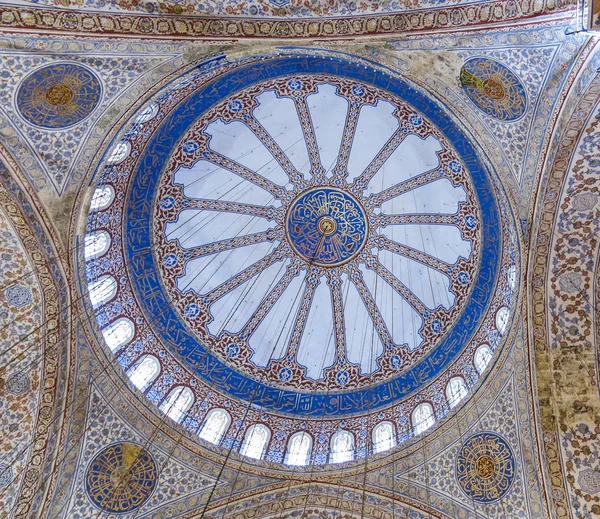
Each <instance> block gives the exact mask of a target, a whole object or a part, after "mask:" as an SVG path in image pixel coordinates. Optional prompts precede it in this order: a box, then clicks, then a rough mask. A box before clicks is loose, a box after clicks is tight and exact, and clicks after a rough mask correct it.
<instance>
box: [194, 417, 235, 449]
mask: <svg viewBox="0 0 600 519" xmlns="http://www.w3.org/2000/svg"><path fill="white" fill-rule="evenodd" d="M230 423H231V416H229V413H228V412H227V411H225V409H213V410H212V411H210V412H209V413H208V414H207V415H206V419H205V420H204V425H203V426H202V429H200V432H199V433H198V436H199V437H200V438H202V439H203V440H206V441H207V442H210V443H214V444H217V445H218V444H219V443H220V442H221V439H222V438H223V435H224V434H225V431H226V430H227V428H228V427H229V424H230Z"/></svg>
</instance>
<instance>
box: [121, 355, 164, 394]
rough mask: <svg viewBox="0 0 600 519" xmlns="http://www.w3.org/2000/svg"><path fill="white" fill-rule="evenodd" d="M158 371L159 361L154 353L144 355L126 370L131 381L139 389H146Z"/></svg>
mask: <svg viewBox="0 0 600 519" xmlns="http://www.w3.org/2000/svg"><path fill="white" fill-rule="evenodd" d="M159 373H160V362H158V359H157V358H156V357H155V356H154V355H145V356H144V357H142V358H141V359H140V360H139V361H138V362H136V363H135V364H134V365H133V366H132V367H131V368H129V370H128V371H127V376H128V377H129V380H130V381H131V383H132V384H133V385H134V386H135V387H137V388H138V389H139V390H140V391H144V390H145V389H147V388H148V387H149V386H150V384H152V382H154V380H155V379H156V377H158V374H159Z"/></svg>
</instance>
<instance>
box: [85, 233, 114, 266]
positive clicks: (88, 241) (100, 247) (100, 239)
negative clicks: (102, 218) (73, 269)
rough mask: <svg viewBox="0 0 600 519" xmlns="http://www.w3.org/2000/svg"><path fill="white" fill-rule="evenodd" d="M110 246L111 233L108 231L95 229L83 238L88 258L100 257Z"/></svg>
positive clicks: (86, 257)
mask: <svg viewBox="0 0 600 519" xmlns="http://www.w3.org/2000/svg"><path fill="white" fill-rule="evenodd" d="M109 246H110V234H108V233H107V232H106V231H95V232H91V233H89V234H86V235H85V236H84V238H83V255H84V257H85V259H86V260H91V259H94V258H98V257H100V256H102V255H103V254H106V251H107V250H108V247H109Z"/></svg>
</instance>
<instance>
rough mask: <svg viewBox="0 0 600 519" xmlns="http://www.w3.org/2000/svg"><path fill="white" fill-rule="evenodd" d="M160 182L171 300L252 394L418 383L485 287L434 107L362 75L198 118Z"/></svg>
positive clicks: (459, 169)
mask: <svg viewBox="0 0 600 519" xmlns="http://www.w3.org/2000/svg"><path fill="white" fill-rule="evenodd" d="M349 72H353V71H352V69H349ZM157 181H158V190H157V197H156V201H157V203H156V204H155V210H154V233H155V236H156V238H155V241H154V246H155V257H156V259H157V261H158V264H159V265H160V267H159V269H160V273H161V276H162V279H163V286H164V288H165V290H166V292H167V295H168V297H169V299H170V301H171V304H172V305H173V307H174V308H175V310H176V311H177V312H178V314H179V319H180V320H181V321H182V322H183V323H184V324H185V326H186V328H187V329H188V330H190V332H191V333H193V335H194V336H195V337H196V341H195V343H200V344H202V345H203V346H205V347H206V348H207V349H208V350H209V351H210V352H211V353H213V354H214V355H215V356H216V357H217V358H218V359H220V360H221V361H222V362H224V363H226V364H227V365H229V366H231V367H233V368H235V369H236V370H237V371H238V372H240V373H243V374H244V375H247V376H249V377H251V378H252V379H253V380H254V381H256V382H260V383H269V384H274V385H276V386H278V387H285V388H290V389H300V388H302V389H303V390H305V391H320V392H327V391H330V390H331V388H339V389H344V390H347V389H350V388H361V387H367V386H369V385H372V384H374V383H377V382H383V381H386V380H392V379H395V378H396V377H397V376H398V375H399V374H401V373H406V374H407V375H408V376H409V377H410V378H412V379H413V380H414V375H412V374H411V371H413V370H414V368H415V367H416V366H417V365H418V364H419V363H420V361H422V359H423V358H424V357H426V356H427V355H428V354H430V353H431V352H433V351H434V350H435V349H436V348H437V347H438V346H439V345H440V344H441V342H442V341H443V340H444V338H445V337H446V336H447V334H448V332H449V331H451V330H452V328H453V326H454V324H455V322H456V321H457V320H459V319H460V318H461V313H462V311H463V310H464V308H465V306H466V305H467V304H468V302H469V295H470V293H471V291H472V290H473V287H474V286H475V284H474V280H476V279H477V277H478V272H479V268H480V259H481V258H480V254H481V231H482V227H481V224H480V221H481V218H482V215H481V208H480V207H479V204H478V197H477V194H476V188H475V185H474V183H473V180H472V178H471V174H470V172H469V170H468V169H467V168H466V167H465V166H464V160H463V159H462V158H461V156H460V154H459V153H458V152H457V151H456V149H455V148H454V147H453V146H452V144H451V143H450V142H449V141H448V139H447V138H446V137H445V136H444V134H443V133H442V132H441V131H440V130H439V129H438V128H437V127H436V125H435V124H433V123H432V122H431V121H429V119H428V118H427V116H426V115H425V114H424V113H423V112H419V111H417V110H416V109H415V108H414V107H413V106H411V105H410V104H408V103H407V102H406V101H405V100H404V99H403V98H401V97H400V96H398V95H396V94H394V93H393V92H391V91H389V90H384V89H382V88H380V87H378V86H376V85H374V84H369V83H367V82H365V81H364V79H362V78H360V79H359V78H358V77H357V78H347V77H343V76H340V75H338V74H331V73H328V74H325V73H321V74H319V75H316V74H306V73H304V74H300V73H297V72H294V73H291V74H284V75H283V76H281V77H277V78H265V79H263V80H260V81H252V82H251V83H250V84H249V85H248V86H246V87H242V88H240V89H238V90H237V91H235V92H234V93H231V94H229V95H226V96H224V98H223V99H221V100H219V101H218V102H217V103H215V104H214V105H213V106H212V107H210V108H209V109H208V110H206V111H205V112H204V113H203V114H202V115H201V116H200V117H198V118H197V119H195V120H194V121H193V122H191V124H190V125H189V127H188V128H187V129H186V130H185V131H184V132H183V133H182V134H181V136H180V137H179V140H178V143H177V144H176V145H175V147H174V149H173V151H172V152H171V154H170V157H169V159H168V160H166V161H165V162H164V167H163V169H162V171H161V172H160V174H159V175H158V177H157ZM492 209H493V206H492ZM486 215H491V216H492V218H495V215H494V213H493V212H490V211H487V212H486ZM482 296H483V297H488V296H489V291H488V292H481V291H480V292H478V293H477V298H478V299H479V298H481V297H482ZM467 322H468V323H469V324H468V325H467V329H468V328H469V326H472V325H473V324H475V323H474V322H472V321H467ZM190 348H193V349H195V348H196V346H195V345H194V346H191V345H190ZM190 351H191V350H190V349H186V353H185V355H184V356H185V357H186V358H189V356H188V352H190Z"/></svg>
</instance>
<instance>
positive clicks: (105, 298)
mask: <svg viewBox="0 0 600 519" xmlns="http://www.w3.org/2000/svg"><path fill="white" fill-rule="evenodd" d="M88 293H89V296H90V301H91V303H92V306H93V307H94V308H97V307H99V306H102V305H103V304H105V303H108V302H109V301H110V300H111V299H113V298H114V297H115V295H116V294H117V280H116V279H115V278H113V277H112V276H108V275H107V276H100V277H99V278H98V279H97V280H96V281H90V282H89V283H88Z"/></svg>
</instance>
